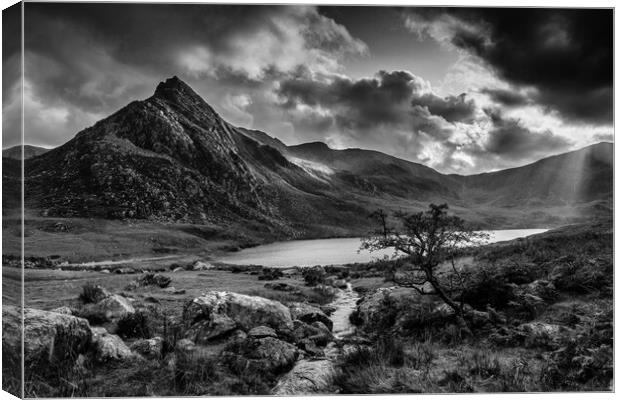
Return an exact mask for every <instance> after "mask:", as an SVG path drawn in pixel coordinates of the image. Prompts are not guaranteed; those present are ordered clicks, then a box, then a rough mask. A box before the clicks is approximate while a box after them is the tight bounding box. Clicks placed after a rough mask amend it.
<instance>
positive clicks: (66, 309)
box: [52, 306, 73, 315]
mask: <svg viewBox="0 0 620 400" xmlns="http://www.w3.org/2000/svg"><path fill="white" fill-rule="evenodd" d="M52 312H55V313H58V314H65V315H73V310H72V309H71V307H67V306H62V307H58V308H54V309H53V310H52Z"/></svg>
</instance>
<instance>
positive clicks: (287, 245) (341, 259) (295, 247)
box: [216, 229, 547, 267]
mask: <svg viewBox="0 0 620 400" xmlns="http://www.w3.org/2000/svg"><path fill="white" fill-rule="evenodd" d="M545 231H547V229H507V230H497V231H487V233H489V235H490V238H489V241H488V243H494V242H501V241H504V240H512V239H516V238H520V237H525V236H529V235H534V234H537V233H542V232H545ZM360 244H361V239H360V238H340V239H315V240H292V241H288V242H276V243H271V244H266V245H262V246H257V247H252V248H248V249H244V250H241V251H238V252H235V253H228V254H226V255H224V256H222V257H220V258H219V259H217V260H216V261H220V262H224V263H228V264H237V265H244V264H256V265H263V266H266V267H292V266H299V267H307V266H312V265H332V264H348V263H355V262H368V261H372V260H375V259H377V258H383V257H384V256H385V255H388V256H391V255H393V254H394V251H393V250H390V249H386V250H383V251H375V252H372V253H369V252H368V251H360V250H359V247H360Z"/></svg>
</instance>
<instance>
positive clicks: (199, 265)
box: [192, 261, 215, 271]
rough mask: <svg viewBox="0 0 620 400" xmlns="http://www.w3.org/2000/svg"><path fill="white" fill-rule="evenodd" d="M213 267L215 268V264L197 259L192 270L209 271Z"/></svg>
mask: <svg viewBox="0 0 620 400" xmlns="http://www.w3.org/2000/svg"><path fill="white" fill-rule="evenodd" d="M211 269H215V266H213V265H212V264H210V263H208V262H204V261H196V262H195V263H194V265H192V271H208V270H211Z"/></svg>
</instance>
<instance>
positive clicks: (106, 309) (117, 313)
mask: <svg viewBox="0 0 620 400" xmlns="http://www.w3.org/2000/svg"><path fill="white" fill-rule="evenodd" d="M91 307H92V311H95V312H98V313H101V314H103V315H105V317H106V319H107V320H108V321H117V320H119V319H120V318H122V317H123V316H125V315H127V314H133V313H135V312H136V310H135V309H134V308H133V306H132V305H131V303H130V302H129V300H128V299H127V298H125V297H123V296H120V295H118V294H113V295H111V296H109V297H107V298H105V299H103V300H102V301H100V302H98V303H96V304H93V305H91Z"/></svg>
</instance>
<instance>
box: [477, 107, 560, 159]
mask: <svg viewBox="0 0 620 400" xmlns="http://www.w3.org/2000/svg"><path fill="white" fill-rule="evenodd" d="M487 114H488V115H489V116H490V118H491V121H492V123H493V128H492V129H491V130H490V131H489V133H488V140H487V142H486V143H485V144H484V150H485V151H486V152H488V153H491V154H494V155H498V156H501V157H503V158H507V159H510V160H521V159H523V158H532V157H536V156H540V155H547V154H552V153H559V152H561V151H565V150H567V149H568V148H569V147H570V145H571V142H570V141H568V140H567V139H565V138H563V137H559V136H555V135H553V133H552V132H551V131H548V130H546V131H542V132H536V131H532V130H530V129H529V128H527V127H525V126H524V125H523V124H522V123H521V121H519V120H516V119H513V118H504V117H503V116H502V115H501V113H500V112H499V111H497V110H494V111H488V110H487Z"/></svg>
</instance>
